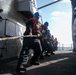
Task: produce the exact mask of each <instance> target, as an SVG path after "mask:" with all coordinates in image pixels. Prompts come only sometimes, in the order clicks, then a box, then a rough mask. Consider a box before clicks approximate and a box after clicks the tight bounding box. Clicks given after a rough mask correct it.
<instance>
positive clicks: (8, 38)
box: [0, 35, 39, 41]
mask: <svg viewBox="0 0 76 75" xmlns="http://www.w3.org/2000/svg"><path fill="white" fill-rule="evenodd" d="M23 37H39V35H25V36H17V37H5V38H0V41H4V40H13V39H21V38H23Z"/></svg>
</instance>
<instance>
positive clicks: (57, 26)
mask: <svg viewBox="0 0 76 75" xmlns="http://www.w3.org/2000/svg"><path fill="white" fill-rule="evenodd" d="M39 1H40V0H37V6H38V7H41V6H43V5H45V4H48V3H51V2H53V1H56V0H41V1H40V2H39ZM71 10H72V9H71V2H70V0H63V1H60V2H58V3H55V4H53V5H50V6H47V7H45V8H42V9H40V10H39V12H40V14H41V16H42V19H43V23H44V22H45V21H48V22H49V29H50V32H51V34H52V35H54V37H57V38H58V41H59V42H60V44H71V43H72V32H71V20H72V15H71V14H72V12H71Z"/></svg>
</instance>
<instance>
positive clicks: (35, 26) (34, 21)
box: [30, 18, 40, 34]
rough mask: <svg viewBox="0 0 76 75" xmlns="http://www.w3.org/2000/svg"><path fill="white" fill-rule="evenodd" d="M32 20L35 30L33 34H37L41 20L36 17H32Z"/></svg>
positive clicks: (33, 29)
mask: <svg viewBox="0 0 76 75" xmlns="http://www.w3.org/2000/svg"><path fill="white" fill-rule="evenodd" d="M30 20H31V21H32V22H33V25H32V32H33V34H37V33H38V30H39V28H38V27H37V25H38V24H39V23H40V22H39V21H36V20H35V19H34V18H31V19H30Z"/></svg>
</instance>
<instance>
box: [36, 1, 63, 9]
mask: <svg viewBox="0 0 76 75" xmlns="http://www.w3.org/2000/svg"><path fill="white" fill-rule="evenodd" d="M59 1H62V0H57V1H54V2H52V3H49V4H46V5H44V6H41V7H39V8H37V9H38V10H39V9H42V8H44V7H47V6H49V5H52V4H54V3H57V2H59Z"/></svg>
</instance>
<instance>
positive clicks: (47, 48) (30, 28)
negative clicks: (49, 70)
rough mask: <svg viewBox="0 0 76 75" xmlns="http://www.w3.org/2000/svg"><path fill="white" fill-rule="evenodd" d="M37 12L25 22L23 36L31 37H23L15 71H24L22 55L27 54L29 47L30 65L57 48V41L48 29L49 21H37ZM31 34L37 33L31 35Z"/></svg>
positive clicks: (36, 63) (52, 52)
mask: <svg viewBox="0 0 76 75" xmlns="http://www.w3.org/2000/svg"><path fill="white" fill-rule="evenodd" d="M39 17H40V15H39V12H36V13H35V14H34V17H33V18H30V19H29V20H28V21H27V22H26V31H25V32H24V36H26V35H30V36H31V37H24V38H23V46H22V49H21V52H20V55H19V58H18V62H17V69H16V70H17V72H20V71H22V70H24V71H26V69H25V68H21V65H22V62H23V60H24V58H23V55H28V54H29V49H32V50H33V52H34V53H33V56H32V58H31V59H30V64H31V65H39V64H40V62H39V60H40V59H44V56H50V55H55V54H54V51H55V50H57V45H58V41H57V38H54V36H53V35H51V33H50V30H49V29H48V26H49V23H48V22H45V23H44V24H41V23H40V22H39ZM32 35H37V36H36V37H32Z"/></svg>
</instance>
